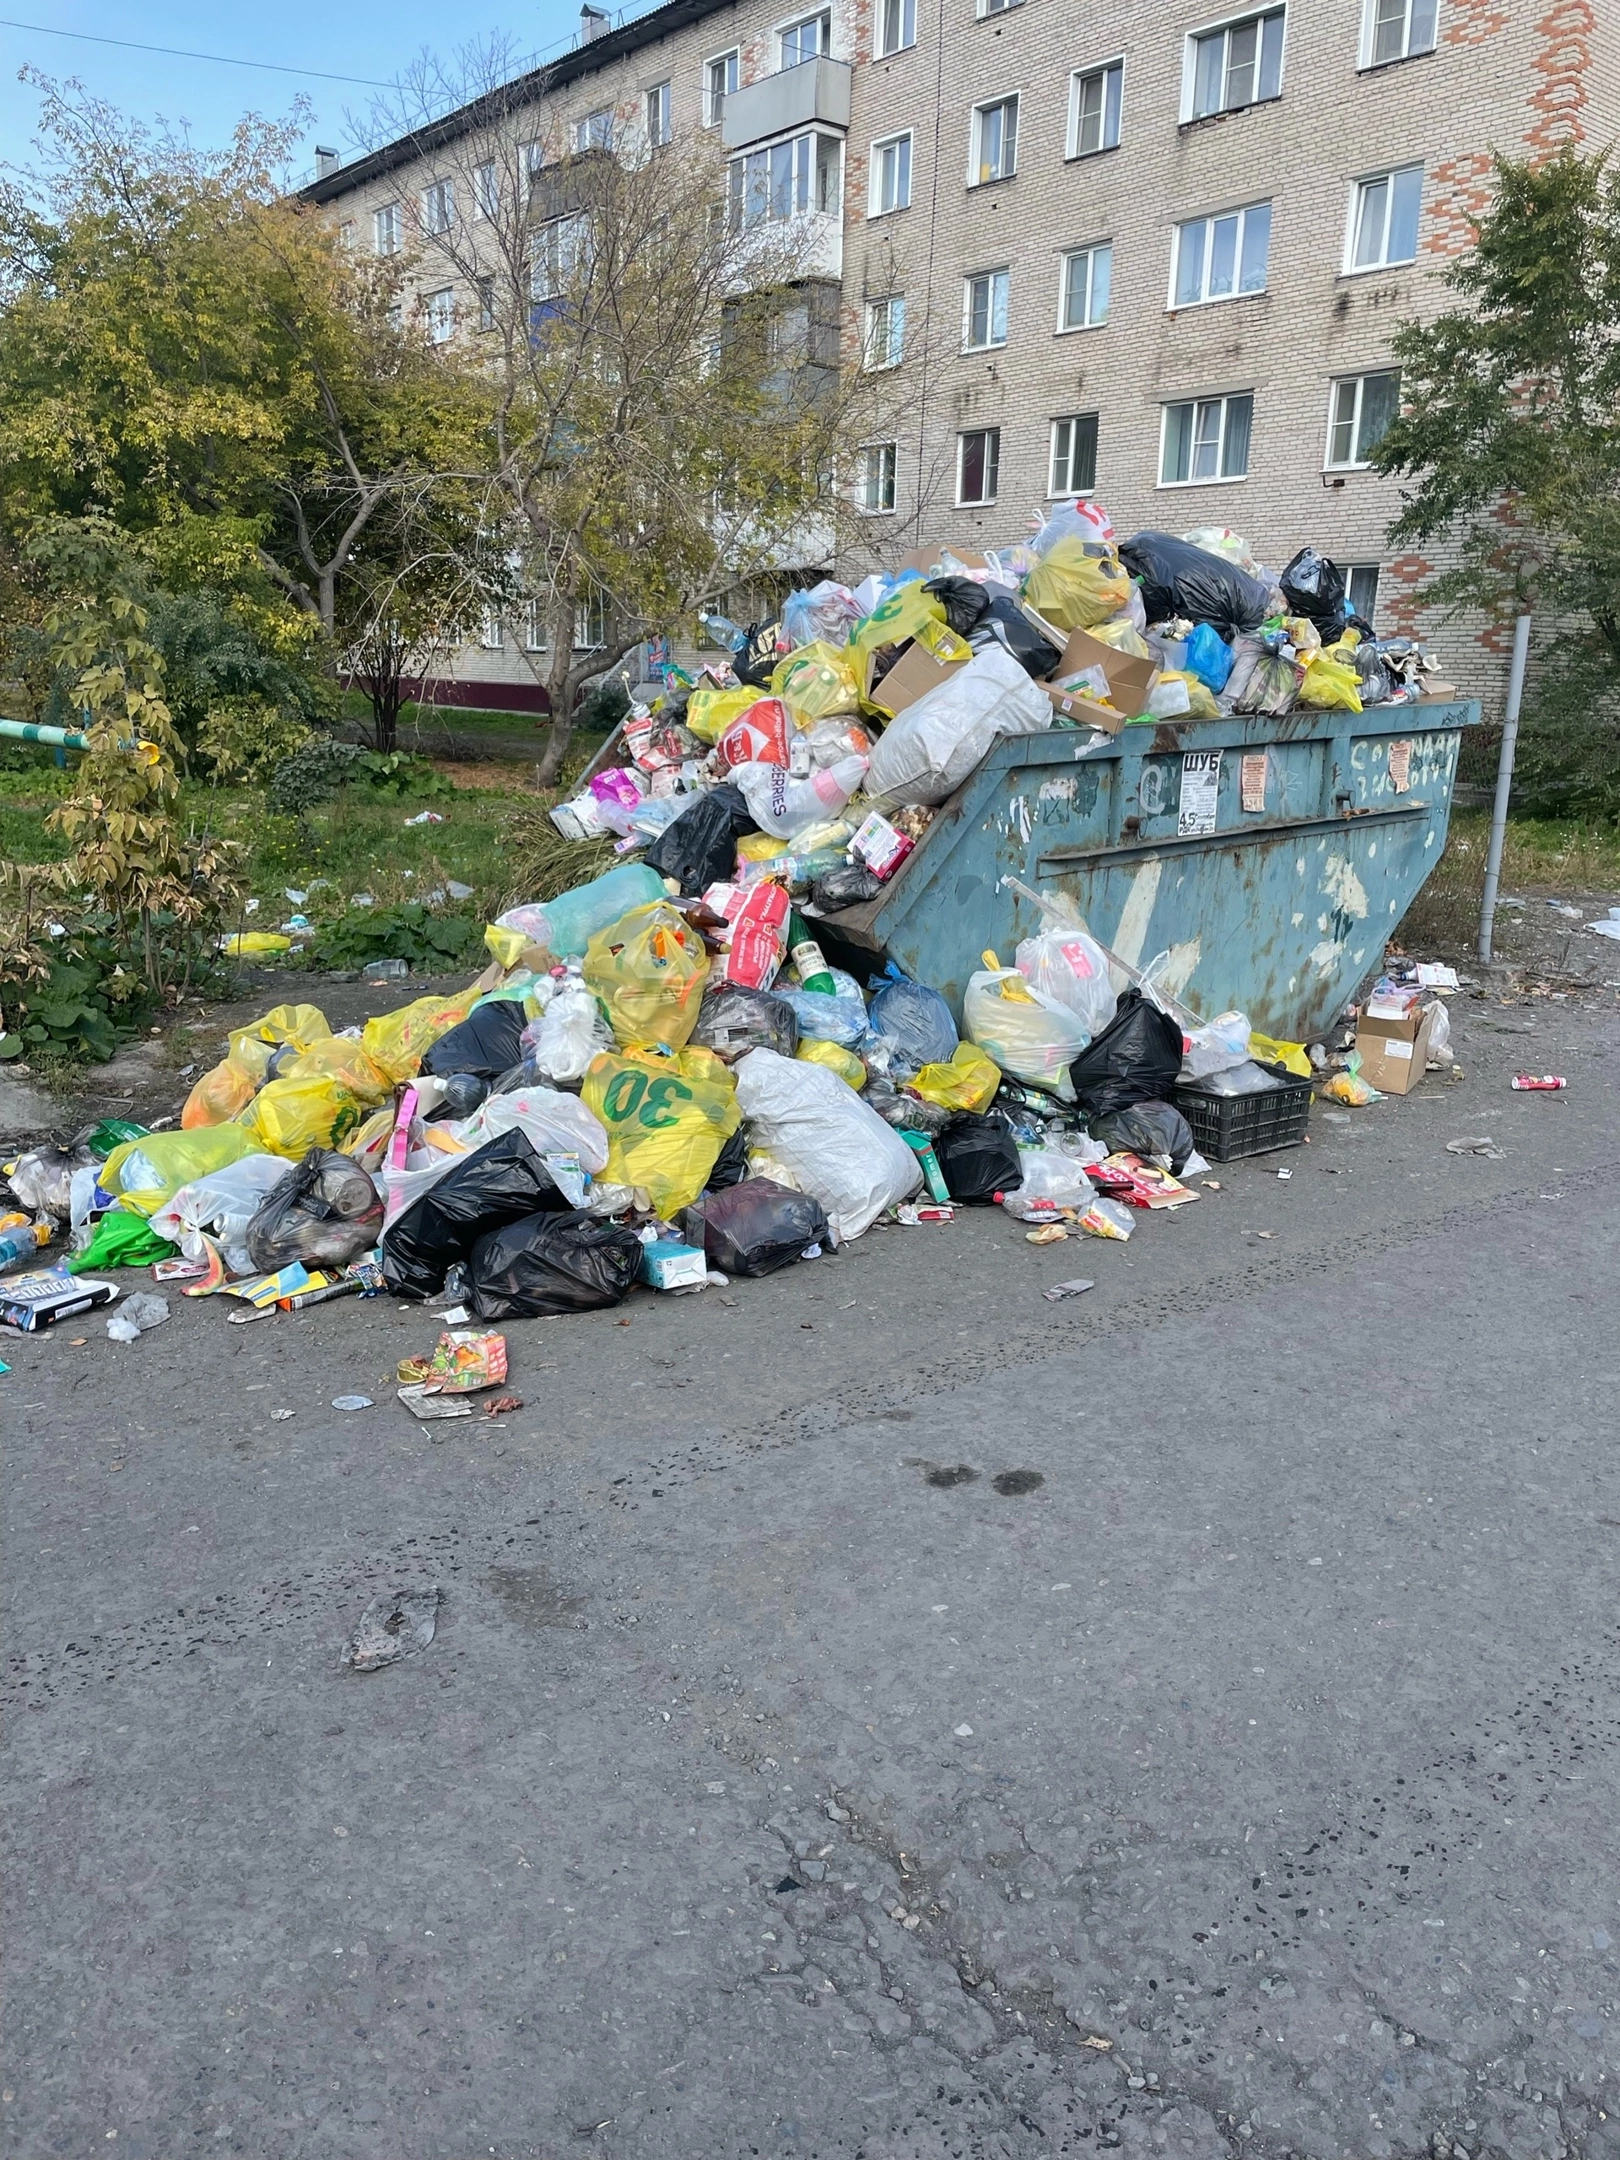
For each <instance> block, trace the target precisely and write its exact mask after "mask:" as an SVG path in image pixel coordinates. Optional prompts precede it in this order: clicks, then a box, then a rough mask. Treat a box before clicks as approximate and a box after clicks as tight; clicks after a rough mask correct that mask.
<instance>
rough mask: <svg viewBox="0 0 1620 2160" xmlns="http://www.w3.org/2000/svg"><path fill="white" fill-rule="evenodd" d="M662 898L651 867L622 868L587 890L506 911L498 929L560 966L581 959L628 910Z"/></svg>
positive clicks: (660, 882)
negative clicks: (542, 950)
mask: <svg viewBox="0 0 1620 2160" xmlns="http://www.w3.org/2000/svg"><path fill="white" fill-rule="evenodd" d="M663 898H664V881H663V879H662V878H661V877H660V876H659V875H658V872H657V871H656V870H654V869H653V868H652V867H651V866H650V865H649V864H647V863H620V865H619V866H618V868H617V869H616V870H607V871H604V872H603V874H602V875H601V877H598V878H592V879H591V881H590V883H589V884H588V885H578V886H576V887H575V888H574V890H573V891H572V892H566V893H560V894H559V895H558V896H557V898H556V899H555V900H547V901H544V902H536V903H533V904H531V905H529V906H526V907H515V908H510V909H508V911H507V913H506V914H504V915H502V916H501V917H500V918H499V925H498V926H499V927H500V928H501V929H503V930H521V931H522V932H523V934H524V936H525V937H528V938H531V939H532V940H533V941H534V943H535V944H536V945H544V946H545V947H546V948H547V949H548V950H549V951H551V952H553V953H555V954H556V956H557V958H558V959H559V960H565V959H571V958H574V957H576V956H580V955H583V953H584V951H585V948H586V946H587V945H588V944H589V943H590V941H591V939H592V938H593V937H595V935H596V933H597V931H598V930H605V929H606V928H607V926H608V924H609V923H613V922H617V921H618V919H619V917H620V916H621V915H628V914H629V912H630V910H631V909H632V908H638V907H647V906H649V905H650V903H651V902H652V901H654V900H662V899H663Z"/></svg>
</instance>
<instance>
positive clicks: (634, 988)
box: [584, 900, 709, 1050]
mask: <svg viewBox="0 0 1620 2160" xmlns="http://www.w3.org/2000/svg"><path fill="white" fill-rule="evenodd" d="M584 975H585V986H586V988H587V989H588V990H590V991H592V992H593V993H594V995H595V996H596V998H597V1000H598V1002H599V1003H600V1004H601V1006H602V1009H603V1011H604V1012H605V1013H606V1014H607V1016H608V1022H609V1024H610V1026H611V1027H612V1029H613V1037H614V1040H615V1041H616V1042H617V1043H618V1044H619V1045H620V1046H621V1047H624V1048H628V1047H633V1046H635V1045H637V1044H643V1043H663V1044H665V1045H666V1046H667V1047H668V1048H669V1049H671V1050H678V1049H679V1048H680V1047H681V1045H682V1043H684V1042H685V1041H686V1039H687V1037H688V1036H689V1035H690V1034H691V1032H692V1030H693V1028H694V1027H696V1026H697V1016H698V1007H699V1006H700V1005H701V1004H702V1002H703V985H704V984H705V983H706V982H707V981H708V979H709V955H708V953H707V951H706V950H705V948H704V944H703V940H702V938H700V937H699V936H698V934H697V932H696V931H695V930H694V929H693V928H692V926H691V924H690V923H689V922H688V921H687V920H686V918H685V916H684V915H681V914H679V913H677V911H676V910H675V909H674V908H672V907H671V906H670V904H669V902H668V901H667V900H654V901H652V902H651V903H650V904H649V905H648V906H647V907H639V908H632V909H631V910H630V912H629V914H628V915H621V916H620V917H619V920H618V921H617V922H616V923H609V924H608V926H607V928H606V929H605V930H598V931H597V933H596V935H595V937H593V938H592V939H591V941H590V943H589V945H587V946H586V948H585V967H584Z"/></svg>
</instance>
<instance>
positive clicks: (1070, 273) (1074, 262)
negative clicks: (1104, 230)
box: [1058, 241, 1114, 331]
mask: <svg viewBox="0 0 1620 2160" xmlns="http://www.w3.org/2000/svg"><path fill="white" fill-rule="evenodd" d="M1113 280H1114V250H1113V246H1112V244H1111V243H1110V242H1108V241H1104V242H1103V243H1102V244H1101V246H1099V247H1089V248H1076V249H1075V250H1074V252H1073V254H1072V255H1065V256H1064V258H1063V284H1062V287H1061V290H1060V292H1059V295H1058V329H1059V330H1060V331H1063V330H1095V329H1096V328H1098V326H1099V325H1100V324H1102V323H1105V322H1106V321H1107V320H1108V292H1109V287H1110V286H1111V285H1112V284H1113Z"/></svg>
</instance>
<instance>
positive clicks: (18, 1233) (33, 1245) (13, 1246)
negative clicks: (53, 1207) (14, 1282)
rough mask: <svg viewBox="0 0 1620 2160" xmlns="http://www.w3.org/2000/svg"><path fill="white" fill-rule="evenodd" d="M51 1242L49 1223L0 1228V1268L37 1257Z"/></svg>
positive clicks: (22, 1224)
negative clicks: (6, 1228)
mask: <svg viewBox="0 0 1620 2160" xmlns="http://www.w3.org/2000/svg"><path fill="white" fill-rule="evenodd" d="M50 1242H51V1230H50V1225H49V1223H21V1224H19V1225H18V1226H17V1228H16V1229H14V1230H0V1268H8V1267H15V1266H16V1264H17V1262H18V1261H19V1260H33V1259H35V1258H36V1257H37V1256H38V1255H39V1254H40V1253H41V1252H43V1251H44V1249H45V1247H46V1246H47V1245H48V1244H49V1243H50Z"/></svg>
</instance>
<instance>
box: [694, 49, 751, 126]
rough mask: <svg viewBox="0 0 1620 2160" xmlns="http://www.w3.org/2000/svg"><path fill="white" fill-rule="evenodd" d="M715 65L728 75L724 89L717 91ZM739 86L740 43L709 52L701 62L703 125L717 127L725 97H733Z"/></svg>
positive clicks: (740, 75)
mask: <svg viewBox="0 0 1620 2160" xmlns="http://www.w3.org/2000/svg"><path fill="white" fill-rule="evenodd" d="M717 67H723V68H725V70H726V73H727V75H728V76H729V77H730V80H729V81H728V82H727V84H726V87H725V89H724V90H722V91H719V92H717V91H716V90H715V87H714V71H715V69H716V68H717ZM741 88H742V47H741V46H740V45H728V46H727V47H726V49H725V51H724V52H717V53H710V55H709V57H708V58H707V59H706V60H705V61H704V63H703V125H704V126H705V127H718V126H719V125H720V116H721V114H722V113H723V112H724V111H725V105H726V99H727V98H728V97H735V96H736V94H737V92H738V91H739V90H740V89H741Z"/></svg>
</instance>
